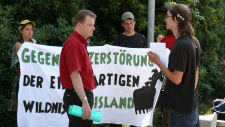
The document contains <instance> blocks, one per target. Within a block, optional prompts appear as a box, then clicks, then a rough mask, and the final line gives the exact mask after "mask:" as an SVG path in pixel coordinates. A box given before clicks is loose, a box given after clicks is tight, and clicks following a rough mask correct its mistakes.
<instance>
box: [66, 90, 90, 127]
mask: <svg viewBox="0 0 225 127" xmlns="http://www.w3.org/2000/svg"><path fill="white" fill-rule="evenodd" d="M85 94H86V96H87V98H88V103H89V105H90V107H91V109H92V107H93V103H94V95H93V92H91V91H86V90H85ZM63 102H64V106H63V108H64V110H65V111H66V112H67V116H68V118H69V127H93V126H94V125H93V121H92V120H82V119H81V118H80V117H76V116H73V115H69V114H68V109H69V105H77V106H80V107H82V102H81V100H80V98H79V97H78V95H77V93H76V92H75V91H74V90H69V89H66V90H65V93H64V96H63Z"/></svg>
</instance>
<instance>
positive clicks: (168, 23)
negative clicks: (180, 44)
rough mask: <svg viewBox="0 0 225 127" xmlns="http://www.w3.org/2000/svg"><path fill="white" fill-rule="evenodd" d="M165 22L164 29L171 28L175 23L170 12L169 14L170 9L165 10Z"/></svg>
mask: <svg viewBox="0 0 225 127" xmlns="http://www.w3.org/2000/svg"><path fill="white" fill-rule="evenodd" d="M165 22H166V29H171V30H172V29H174V28H175V27H176V25H177V24H176V22H175V20H174V19H173V17H172V14H171V12H170V11H167V15H166V19H165Z"/></svg>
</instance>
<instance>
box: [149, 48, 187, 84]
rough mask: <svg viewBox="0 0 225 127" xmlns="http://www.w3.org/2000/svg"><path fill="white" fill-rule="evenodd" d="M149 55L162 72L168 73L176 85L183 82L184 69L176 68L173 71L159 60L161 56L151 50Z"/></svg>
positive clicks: (167, 75) (168, 76)
mask: <svg viewBox="0 0 225 127" xmlns="http://www.w3.org/2000/svg"><path fill="white" fill-rule="evenodd" d="M147 55H148V57H149V59H150V60H151V61H152V62H153V63H155V64H156V65H157V66H158V67H159V68H160V69H161V70H162V72H163V73H164V74H165V75H166V77H167V78H168V79H170V80H171V81H172V82H173V83H175V84H176V85H179V84H180V83H181V81H182V77H183V74H184V73H183V72H182V71H176V70H174V71H171V70H169V69H167V68H166V67H165V66H164V65H163V64H162V63H161V61H160V60H159V56H158V55H157V54H155V53H153V52H151V51H149V52H148V53H147Z"/></svg>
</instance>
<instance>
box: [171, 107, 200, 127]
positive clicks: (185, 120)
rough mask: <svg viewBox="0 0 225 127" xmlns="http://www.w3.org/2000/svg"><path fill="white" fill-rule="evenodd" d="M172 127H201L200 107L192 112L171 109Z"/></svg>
mask: <svg viewBox="0 0 225 127" xmlns="http://www.w3.org/2000/svg"><path fill="white" fill-rule="evenodd" d="M170 127H200V125H199V116H198V109H196V110H194V111H193V112H192V113H180V112H176V111H173V110H170Z"/></svg>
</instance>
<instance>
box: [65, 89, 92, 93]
mask: <svg viewBox="0 0 225 127" xmlns="http://www.w3.org/2000/svg"><path fill="white" fill-rule="evenodd" d="M66 90H67V91H69V92H73V93H76V92H75V90H74V89H66ZM84 92H93V90H86V89H84Z"/></svg>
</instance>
